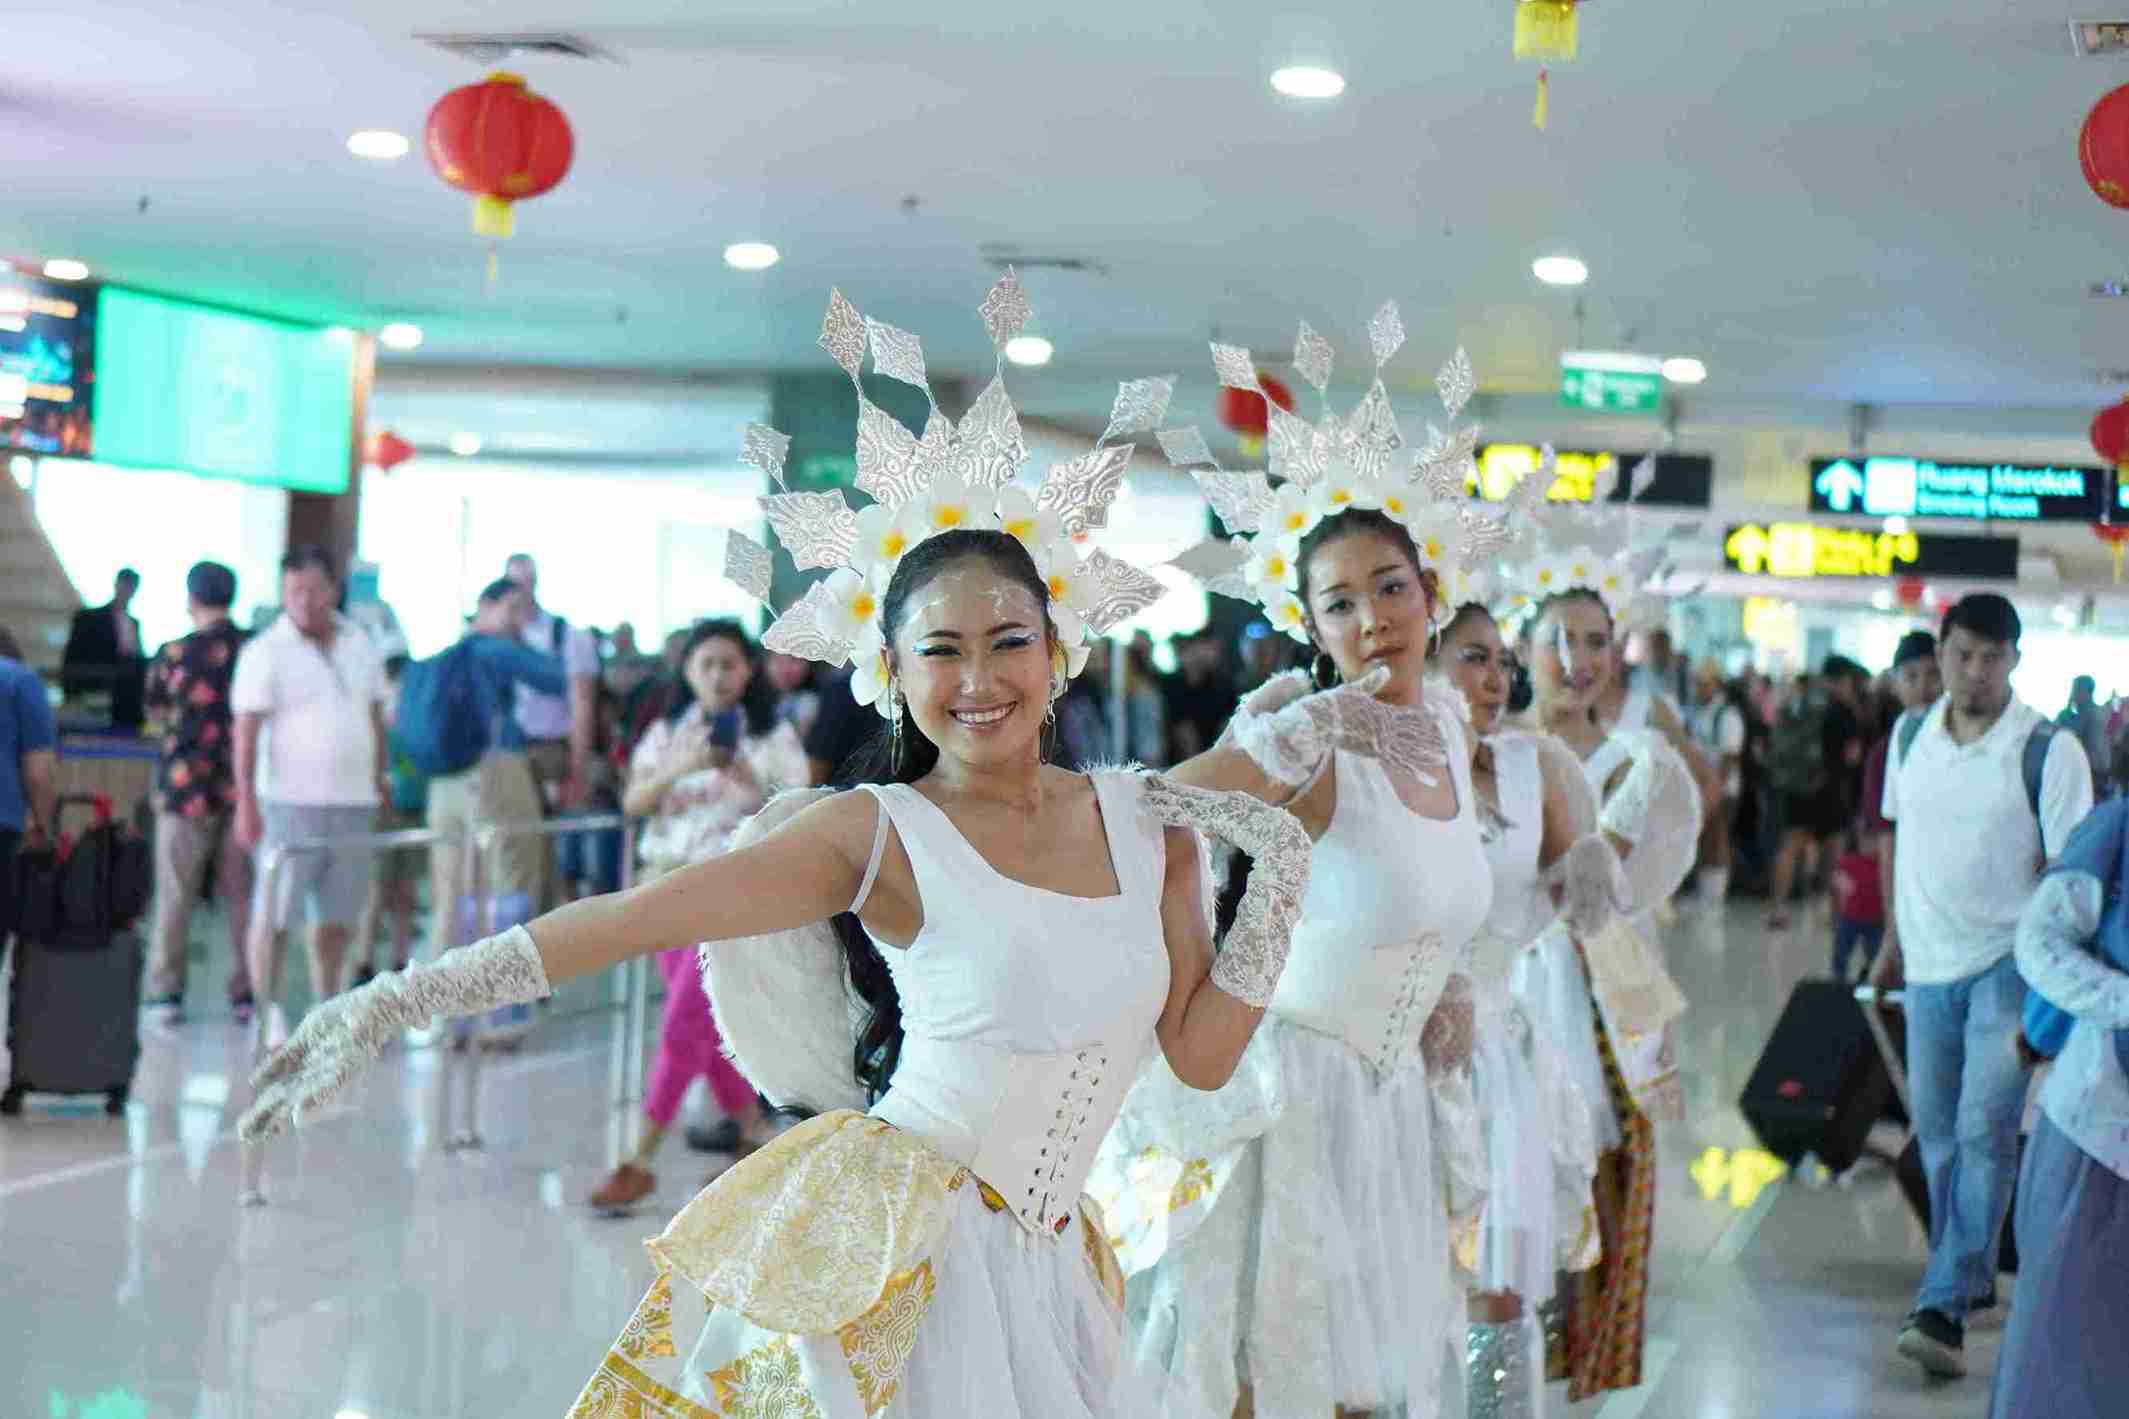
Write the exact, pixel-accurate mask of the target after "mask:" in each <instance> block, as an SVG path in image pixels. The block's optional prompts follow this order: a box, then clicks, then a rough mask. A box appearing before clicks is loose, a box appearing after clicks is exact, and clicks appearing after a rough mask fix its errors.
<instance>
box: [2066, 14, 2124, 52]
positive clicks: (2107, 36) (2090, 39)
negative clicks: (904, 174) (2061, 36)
mask: <svg viewBox="0 0 2129 1419" xmlns="http://www.w3.org/2000/svg"><path fill="white" fill-rule="evenodd" d="M2070 50H2071V52H2072V53H2074V54H2076V55H2077V57H2078V58H2080V59H2090V58H2094V57H2096V56H2099V55H2103V54H2121V53H2124V52H2129V20H2072V21H2070Z"/></svg>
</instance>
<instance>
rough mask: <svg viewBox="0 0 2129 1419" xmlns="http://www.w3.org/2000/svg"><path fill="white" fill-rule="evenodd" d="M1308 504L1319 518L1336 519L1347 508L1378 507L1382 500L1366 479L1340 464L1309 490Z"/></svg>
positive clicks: (1349, 467)
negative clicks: (1313, 508)
mask: <svg viewBox="0 0 2129 1419" xmlns="http://www.w3.org/2000/svg"><path fill="white" fill-rule="evenodd" d="M1309 502H1310V503H1311V504H1312V505H1313V506H1314V507H1315V509H1316V512H1317V515H1318V516H1319V517H1336V516H1337V515H1338V514H1339V513H1341V512H1344V511H1345V510H1346V509H1348V508H1371V507H1379V506H1381V504H1382V499H1381V497H1380V496H1379V495H1378V494H1377V493H1376V491H1375V488H1374V485H1373V484H1372V483H1371V482H1370V481H1369V480H1368V479H1366V478H1363V477H1361V476H1360V475H1359V474H1358V473H1356V472H1354V471H1353V469H1352V467H1351V466H1350V465H1347V464H1340V465H1339V466H1338V467H1335V468H1333V469H1332V470H1331V471H1330V472H1329V473H1327V474H1325V475H1324V477H1323V479H1322V481H1320V482H1318V483H1317V484H1316V486H1315V487H1313V488H1311V489H1309Z"/></svg>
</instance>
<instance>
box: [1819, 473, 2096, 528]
mask: <svg viewBox="0 0 2129 1419" xmlns="http://www.w3.org/2000/svg"><path fill="white" fill-rule="evenodd" d="M2107 483H2108V477H2107V470H2106V469H2104V468H2090V467H2084V466H2080V465H2076V464H2070V465H2053V464H2029V463H1957V462H1949V461H1941V460H1937V459H1931V458H1860V457H1858V458H1815V459H1813V460H1811V510H1812V511H1813V512H1832V513H1862V514H1865V515H1867V516H1870V517H1957V518H1968V519H1971V520H1973V521H1976V522H1981V521H1989V522H2097V521H2099V520H2100V518H2101V517H2103V516H2104V515H2105V514H2106V511H2107ZM2123 506H2125V507H2129V503H2125V504H2123Z"/></svg>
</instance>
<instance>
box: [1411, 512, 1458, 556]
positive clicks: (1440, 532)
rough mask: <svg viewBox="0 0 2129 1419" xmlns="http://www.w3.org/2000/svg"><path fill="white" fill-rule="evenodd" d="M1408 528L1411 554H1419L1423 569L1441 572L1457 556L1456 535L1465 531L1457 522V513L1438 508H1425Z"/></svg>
mask: <svg viewBox="0 0 2129 1419" xmlns="http://www.w3.org/2000/svg"><path fill="white" fill-rule="evenodd" d="M1405 525H1406V527H1407V528H1408V529H1409V530H1410V531H1411V533H1412V550H1414V551H1415V552H1418V553H1419V564H1420V565H1421V566H1423V567H1433V568H1434V569H1435V570H1436V571H1440V570H1442V569H1443V568H1444V567H1446V566H1447V565H1448V564H1449V562H1450V560H1451V559H1452V558H1453V557H1454V556H1455V553H1456V546H1457V534H1458V533H1460V532H1461V531H1462V530H1463V528H1462V526H1461V525H1460V524H1459V523H1458V522H1457V520H1456V511H1455V509H1453V508H1447V507H1442V506H1439V505H1434V506H1429V507H1423V508H1421V509H1420V510H1419V511H1418V512H1415V513H1414V514H1413V515H1412V519H1411V521H1410V522H1408V523H1406V524H1405Z"/></svg>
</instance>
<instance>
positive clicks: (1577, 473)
mask: <svg viewBox="0 0 2129 1419" xmlns="http://www.w3.org/2000/svg"><path fill="white" fill-rule="evenodd" d="M1543 456H1544V450H1542V449H1540V448H1538V447H1537V446H1536V445H1535V444H1527V443H1489V444H1483V445H1481V446H1480V447H1479V449H1478V453H1477V461H1478V470H1477V472H1476V473H1475V474H1474V475H1473V476H1472V477H1470V478H1467V479H1466V480H1465V486H1466V487H1467V488H1469V489H1470V490H1471V491H1473V492H1475V493H1477V494H1478V495H1479V496H1480V497H1482V498H1485V499H1486V500H1487V501H1489V502H1499V501H1500V500H1501V499H1502V498H1505V497H1507V496H1508V494H1509V492H1510V491H1511V490H1513V489H1514V487H1515V485H1516V484H1518V483H1520V482H1522V481H1523V475H1525V474H1526V473H1529V472H1530V471H1531V470H1533V469H1535V468H1536V467H1537V466H1538V460H1539V459H1540V458H1542V457H1543ZM1554 457H1555V460H1556V461H1555V463H1554V468H1555V470H1556V471H1555V474H1554V477H1553V480H1552V486H1551V487H1550V488H1548V489H1546V490H1545V497H1546V500H1547V501H1549V502H1556V503H1586V502H1588V501H1589V500H1590V499H1591V498H1593V497H1595V496H1596V492H1597V479H1598V478H1599V477H1600V476H1601V475H1604V474H1607V473H1609V474H1612V475H1614V476H1615V477H1616V479H1617V482H1616V483H1615V484H1614V485H1613V487H1612V494H1611V501H1613V502H1615V503H1623V502H1626V501H1627V500H1628V497H1629V494H1630V493H1631V491H1632V490H1631V488H1630V486H1629V484H1630V483H1631V482H1632V473H1633V470H1634V467H1635V465H1636V464H1638V463H1640V461H1641V455H1640V454H1638V453H1621V452H1614V451H1610V450H1602V449H1567V448H1563V449H1560V450H1559V451H1558V452H1557V453H1556V454H1555V455H1554ZM1653 472H1654V473H1655V477H1654V478H1652V479H1651V480H1650V481H1649V485H1648V487H1647V489H1646V490H1644V491H1643V492H1642V494H1641V496H1640V497H1639V498H1635V499H1634V501H1635V502H1637V503H1640V504H1642V505H1643V506H1651V507H1706V506H1707V505H1708V496H1709V493H1710V491H1711V489H1712V485H1713V484H1714V481H1715V460H1714V459H1712V458H1709V457H1707V456H1706V455H1705V454H1697V453H1659V454H1657V455H1656V461H1655V463H1654V465H1653Z"/></svg>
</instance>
